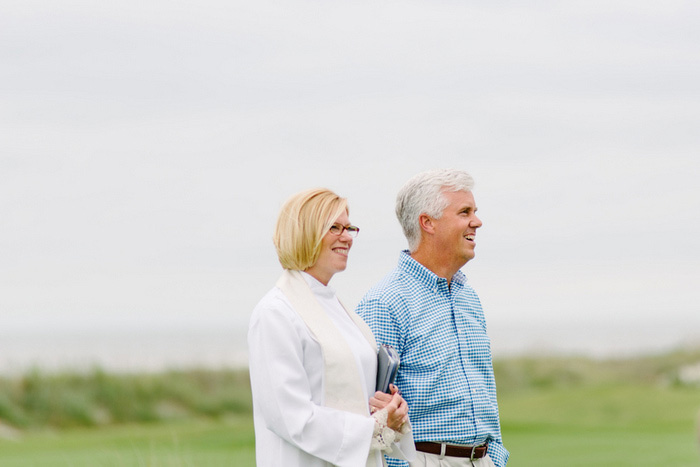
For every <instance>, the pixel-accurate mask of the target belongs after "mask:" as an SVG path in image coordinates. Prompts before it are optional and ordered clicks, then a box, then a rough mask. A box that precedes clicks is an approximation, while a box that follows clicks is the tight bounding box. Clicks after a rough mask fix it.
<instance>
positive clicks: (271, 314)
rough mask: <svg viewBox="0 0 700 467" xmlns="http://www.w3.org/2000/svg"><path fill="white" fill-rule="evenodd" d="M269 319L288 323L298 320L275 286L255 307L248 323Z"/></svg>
mask: <svg viewBox="0 0 700 467" xmlns="http://www.w3.org/2000/svg"><path fill="white" fill-rule="evenodd" d="M269 319H274V320H280V319H282V320H285V321H289V322H296V321H297V320H298V319H299V315H298V314H297V313H296V312H295V311H294V309H293V308H292V305H291V303H289V300H288V299H287V297H286V296H285V295H284V293H282V291H281V290H280V289H279V288H278V287H277V286H275V287H273V288H271V289H270V290H269V291H268V292H267V293H266V294H265V295H263V297H262V298H261V299H260V301H259V302H258V304H257V305H255V308H254V309H253V314H252V315H251V318H250V321H251V324H252V323H254V322H257V321H261V320H263V321H264V320H269Z"/></svg>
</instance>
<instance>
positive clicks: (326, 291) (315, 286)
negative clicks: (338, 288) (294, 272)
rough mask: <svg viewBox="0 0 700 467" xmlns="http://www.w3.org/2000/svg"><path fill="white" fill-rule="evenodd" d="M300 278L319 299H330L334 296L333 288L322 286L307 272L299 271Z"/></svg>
mask: <svg viewBox="0 0 700 467" xmlns="http://www.w3.org/2000/svg"><path fill="white" fill-rule="evenodd" d="M300 272H301V276H302V277H303V278H304V280H305V281H306V283H307V284H309V287H310V288H311V291H312V292H313V293H314V294H316V295H318V296H321V297H328V298H331V297H333V296H334V295H335V290H334V289H333V287H331V286H330V285H323V283H322V282H321V281H319V280H318V279H316V278H315V277H314V276H312V275H311V274H309V273H308V272H304V271H300Z"/></svg>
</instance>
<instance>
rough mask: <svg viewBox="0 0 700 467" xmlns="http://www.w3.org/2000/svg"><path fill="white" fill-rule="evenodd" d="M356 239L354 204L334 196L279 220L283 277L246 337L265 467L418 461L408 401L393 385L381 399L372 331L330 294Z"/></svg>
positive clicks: (290, 204)
mask: <svg viewBox="0 0 700 467" xmlns="http://www.w3.org/2000/svg"><path fill="white" fill-rule="evenodd" d="M358 232H359V229H358V228H357V227H355V226H353V225H351V224H350V220H349V218H348V209H347V201H346V200H345V199H344V198H340V197H339V196H338V195H336V194H335V193H333V192H331V191H329V190H326V189H314V190H309V191H304V192H301V193H299V194H297V195H295V196H292V197H291V198H290V199H289V200H288V201H287V202H286V203H285V205H284V206H283V207H282V210H281V212H280V214H279V218H278V220H277V226H276V228H275V233H274V237H273V240H274V244H275V247H276V249H277V255H278V257H279V261H280V263H281V264H282V267H283V268H284V269H285V270H284V272H283V273H282V276H281V277H280V279H279V280H278V281H277V284H276V286H275V287H274V288H272V290H270V291H269V292H268V293H267V294H266V295H265V296H264V297H263V299H262V300H261V301H260V303H258V305H257V306H256V307H255V310H254V311H253V315H252V318H251V321H250V328H249V331H248V344H249V352H250V380H251V386H252V390H253V411H254V419H255V438H256V459H257V465H258V467H268V466H269V467H272V466H274V467H278V466H284V467H293V466H298V467H315V466H327V465H337V466H343V467H345V466H347V467H365V466H372V467H377V466H381V465H383V455H382V452H387V453H388V452H391V453H392V456H394V457H396V456H398V457H412V456H413V454H414V453H415V448H414V445H413V438H412V436H411V434H410V429H409V425H408V423H407V414H408V407H407V405H406V402H405V401H404V400H403V398H402V397H401V395H400V394H398V392H397V391H396V388H395V387H393V388H392V396H391V397H389V396H388V395H383V394H382V393H378V394H375V392H374V385H375V381H376V371H377V344H376V342H375V340H374V336H373V335H372V332H371V331H370V329H369V327H368V326H367V325H366V324H365V323H364V322H363V321H362V320H361V319H360V318H359V317H358V316H357V315H356V314H355V313H352V312H348V311H347V310H346V309H345V308H344V307H343V306H342V305H341V304H340V302H339V301H338V299H337V298H336V296H335V292H334V291H333V289H331V288H330V287H328V282H329V281H330V280H331V278H332V277H333V275H334V274H335V273H338V272H341V271H344V270H345V267H346V266H347V260H348V252H349V251H350V248H351V247H352V243H353V237H355V236H356V235H357V233H358ZM372 395H374V397H372V398H371V399H370V396H372ZM370 400H371V402H372V407H371V408H370ZM370 411H371V412H372V414H371V415H370Z"/></svg>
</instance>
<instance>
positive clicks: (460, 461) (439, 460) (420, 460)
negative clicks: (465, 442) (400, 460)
mask: <svg viewBox="0 0 700 467" xmlns="http://www.w3.org/2000/svg"><path fill="white" fill-rule="evenodd" d="M408 465H409V466H410V467H472V466H473V467H496V465H495V464H494V463H493V461H492V460H491V458H490V457H489V455H488V454H486V456H484V457H482V458H481V459H474V463H473V464H472V463H471V461H470V460H469V459H468V458H466V457H450V456H440V455H439V454H428V453H427V452H420V451H418V452H417V453H416V460H414V461H413V462H409V463H408Z"/></svg>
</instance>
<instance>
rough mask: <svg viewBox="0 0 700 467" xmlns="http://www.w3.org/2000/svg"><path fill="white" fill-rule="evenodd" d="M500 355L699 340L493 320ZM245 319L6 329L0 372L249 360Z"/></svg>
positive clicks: (626, 349)
mask: <svg viewBox="0 0 700 467" xmlns="http://www.w3.org/2000/svg"><path fill="white" fill-rule="evenodd" d="M489 334H490V336H491V348H492V354H493V357H494V358H495V359H498V358H506V357H513V356H543V355H570V356H584V357H591V358H602V359H605V358H625V357H631V356H636V355H649V354H658V353H663V352H669V351H673V350H677V349H682V348H697V347H700V330H698V329H695V330H693V328H690V327H688V326H680V325H679V326H674V327H669V326H666V327H664V328H659V327H654V326H641V325H638V326H627V327H625V328H624V329H620V328H614V327H605V326H592V325H591V326H582V325H580V324H579V325H558V326H548V327H541V326H534V325H533V326H527V325H523V324H519V325H516V324H513V325H509V326H502V325H501V326H491V327H490V329H489ZM247 361H248V355H247V347H246V330H245V326H238V327H225V326H212V327H206V326H199V327H184V326H183V327H171V328H167V329H164V328H158V327H150V328H149V327H121V328H120V327H112V328H111V329H106V328H95V329H90V328H83V329H80V330H66V329H61V330H50V329H13V330H11V331H9V332H8V330H0V372H2V373H3V374H17V373H22V372H25V371H27V370H29V369H32V368H38V369H40V370H44V371H64V370H78V371H84V370H89V369H91V368H101V369H104V370H105V371H114V372H156V371H164V370H170V369H184V368H194V367H200V368H212V369H217V368H219V369H220V368H246V367H247Z"/></svg>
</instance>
